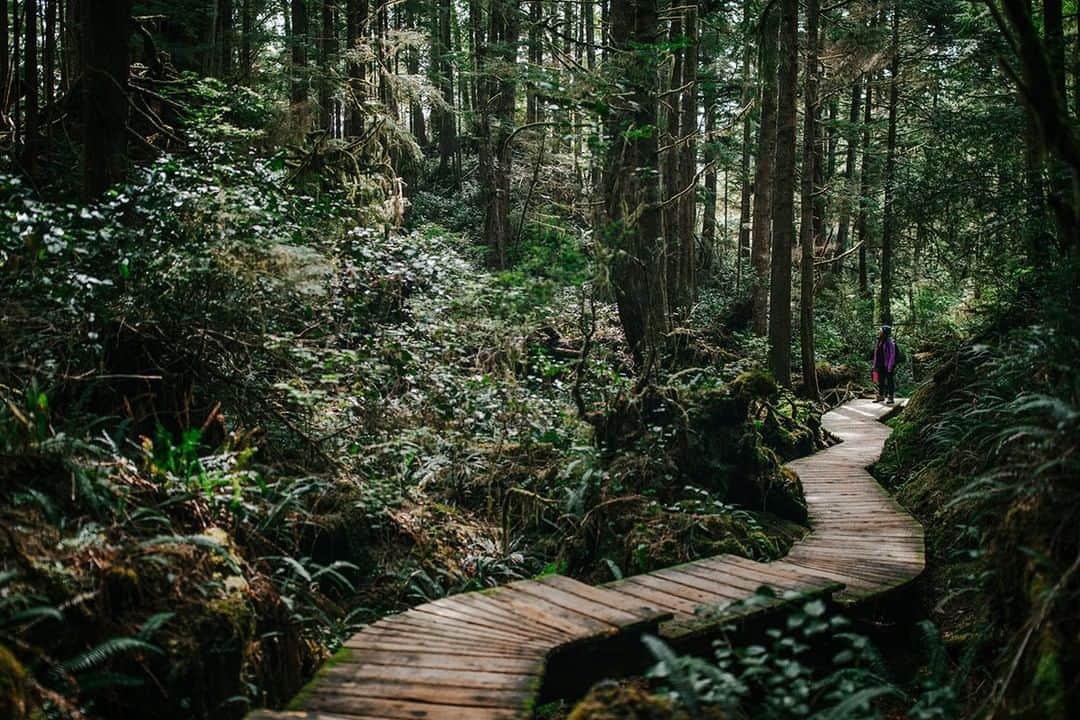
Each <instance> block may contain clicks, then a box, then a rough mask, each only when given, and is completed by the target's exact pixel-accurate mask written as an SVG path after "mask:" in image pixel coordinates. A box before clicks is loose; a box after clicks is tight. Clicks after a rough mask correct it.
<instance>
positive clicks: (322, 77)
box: [319, 0, 337, 137]
mask: <svg viewBox="0 0 1080 720" xmlns="http://www.w3.org/2000/svg"><path fill="white" fill-rule="evenodd" d="M320 16H321V22H320V30H319V71H320V72H319V126H320V127H321V128H322V129H323V130H324V131H325V132H326V134H327V135H328V136H330V137H333V134H334V108H333V102H334V99H333V93H332V90H333V88H332V85H331V79H330V76H331V69H332V68H333V62H334V56H335V55H336V54H337V30H336V29H335V26H336V25H337V23H336V22H335V17H334V2H333V0H322V7H321V12H320Z"/></svg>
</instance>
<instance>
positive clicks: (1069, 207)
mask: <svg viewBox="0 0 1080 720" xmlns="http://www.w3.org/2000/svg"><path fill="white" fill-rule="evenodd" d="M1043 24H1044V27H1045V34H1046V43H1045V44H1046V59H1047V60H1048V61H1049V68H1050V75H1051V77H1050V83H1051V86H1052V88H1053V90H1052V92H1053V93H1054V94H1055V95H1056V96H1057V103H1056V105H1057V106H1058V107H1060V108H1061V109H1062V110H1063V111H1064V118H1066V119H1067V118H1068V95H1067V93H1066V90H1065V31H1064V27H1063V15H1062V2H1061V0H1044V1H1043ZM27 55H28V56H29V52H28V53H27ZM1039 82H1043V79H1042V78H1040V79H1039ZM1047 169H1048V170H1049V173H1050V196H1049V198H1048V199H1049V201H1050V207H1051V208H1052V209H1053V211H1054V215H1055V217H1056V218H1057V222H1058V226H1059V227H1060V228H1067V229H1066V230H1063V231H1062V233H1061V234H1062V236H1063V237H1062V245H1063V246H1065V245H1069V244H1072V243H1071V240H1069V239H1067V238H1066V237H1064V236H1066V235H1072V234H1075V233H1077V232H1078V226H1080V218H1078V217H1077V213H1080V208H1078V207H1076V201H1077V200H1078V198H1077V197H1076V196H1075V192H1076V191H1077V189H1078V188H1076V187H1075V186H1074V182H1073V177H1072V171H1071V169H1070V168H1069V166H1068V164H1067V163H1065V162H1063V161H1062V160H1061V159H1060V158H1058V157H1056V156H1050V157H1049V158H1048V162H1047Z"/></svg>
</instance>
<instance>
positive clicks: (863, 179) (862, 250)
mask: <svg viewBox="0 0 1080 720" xmlns="http://www.w3.org/2000/svg"><path fill="white" fill-rule="evenodd" d="M873 113H874V88H873V77H872V76H871V74H870V73H867V74H866V102H865V103H864V104H863V129H862V167H861V168H860V170H859V198H858V200H859V214H858V217H857V218H856V220H855V230H856V234H858V236H859V296H860V297H863V298H868V297H870V278H869V273H868V272H867V267H866V265H867V257H868V255H869V252H870V247H869V246H870V209H869V203H870V189H871V188H872V187H873V184H872V180H873V178H872V177H871V174H872V170H873V166H874V159H873V156H872V154H871V150H872V148H871V147H870V136H871V132H870V123H871V122H873Z"/></svg>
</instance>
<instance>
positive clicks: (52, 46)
mask: <svg viewBox="0 0 1080 720" xmlns="http://www.w3.org/2000/svg"><path fill="white" fill-rule="evenodd" d="M56 3H57V0H45V57H44V58H43V60H42V66H43V70H44V72H45V82H44V84H45V110H46V113H45V123H46V126H45V133H46V135H49V136H51V135H52V129H51V125H50V120H51V118H52V117H53V102H55V100H56V96H55V91H54V89H55V87H56Z"/></svg>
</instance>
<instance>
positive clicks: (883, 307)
mask: <svg viewBox="0 0 1080 720" xmlns="http://www.w3.org/2000/svg"><path fill="white" fill-rule="evenodd" d="M892 14H893V16H892V60H891V61H890V64H889V75H890V77H889V136H888V140H887V143H888V144H887V147H886V154H885V205H884V215H885V219H884V225H883V227H882V233H881V278H880V280H881V296H880V300H879V306H880V312H881V322H882V323H883V324H885V325H889V324H891V323H892V278H893V266H892V265H893V261H892V256H893V246H894V245H895V244H896V235H897V229H896V114H897V105H898V102H899V95H900V4H899V0H893V12H892Z"/></svg>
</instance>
